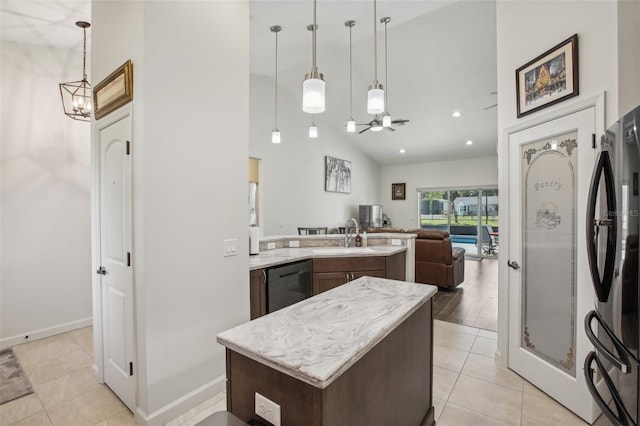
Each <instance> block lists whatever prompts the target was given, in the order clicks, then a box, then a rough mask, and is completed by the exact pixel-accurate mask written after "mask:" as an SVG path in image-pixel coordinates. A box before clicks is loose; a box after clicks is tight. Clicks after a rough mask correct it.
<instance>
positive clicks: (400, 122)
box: [391, 118, 411, 124]
mask: <svg viewBox="0 0 640 426" xmlns="http://www.w3.org/2000/svg"><path fill="white" fill-rule="evenodd" d="M409 121H411V120H405V119H404V118H399V119H397V120H391V124H404V123H408V122H409Z"/></svg>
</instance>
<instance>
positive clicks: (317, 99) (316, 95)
mask: <svg viewBox="0 0 640 426" xmlns="http://www.w3.org/2000/svg"><path fill="white" fill-rule="evenodd" d="M307 29H308V30H309V31H311V32H312V38H311V40H312V46H311V54H312V65H311V72H308V73H307V74H305V76H304V82H303V83H302V110H303V111H304V112H307V113H309V114H319V113H321V112H324V106H325V96H324V90H325V82H324V76H323V75H322V73H320V72H318V67H317V66H316V32H317V31H318V26H317V25H316V0H313V25H309V26H308V27H307Z"/></svg>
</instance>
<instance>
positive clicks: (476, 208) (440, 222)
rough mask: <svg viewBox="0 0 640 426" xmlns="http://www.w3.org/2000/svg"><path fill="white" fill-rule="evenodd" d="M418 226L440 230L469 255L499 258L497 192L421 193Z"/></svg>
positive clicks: (445, 190)
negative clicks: (446, 232) (446, 233)
mask: <svg viewBox="0 0 640 426" xmlns="http://www.w3.org/2000/svg"><path fill="white" fill-rule="evenodd" d="M419 196H420V227H421V228H424V229H442V230H445V231H448V232H449V235H451V244H452V245H453V246H454V247H462V248H464V249H465V250H466V253H467V254H468V255H471V256H473V255H476V256H482V257H487V256H489V257H492V256H497V255H498V244H499V228H498V206H499V203H498V189H496V188H481V189H451V190H449V189H442V190H423V191H420V195H419Z"/></svg>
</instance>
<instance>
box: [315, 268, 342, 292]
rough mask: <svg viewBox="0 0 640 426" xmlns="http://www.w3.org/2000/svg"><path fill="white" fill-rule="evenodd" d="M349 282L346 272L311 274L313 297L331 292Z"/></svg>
mask: <svg viewBox="0 0 640 426" xmlns="http://www.w3.org/2000/svg"><path fill="white" fill-rule="evenodd" d="M347 281H349V277H348V275H347V273H346V272H317V273H315V274H313V288H312V291H313V295H314V296H315V295H316V294H320V293H322V292H324V291H327V290H331V289H332V288H335V287H338V286H340V285H342V284H344V283H346V282H347Z"/></svg>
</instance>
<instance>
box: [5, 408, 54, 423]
mask: <svg viewBox="0 0 640 426" xmlns="http://www.w3.org/2000/svg"><path fill="white" fill-rule="evenodd" d="M52 425H53V423H51V420H49V416H48V415H47V413H46V412H45V411H42V412H40V413H38V414H34V415H33V416H29V417H27V418H26V419H22V420H19V421H17V422H15V423H11V426H52Z"/></svg>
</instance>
